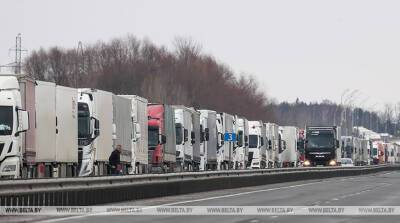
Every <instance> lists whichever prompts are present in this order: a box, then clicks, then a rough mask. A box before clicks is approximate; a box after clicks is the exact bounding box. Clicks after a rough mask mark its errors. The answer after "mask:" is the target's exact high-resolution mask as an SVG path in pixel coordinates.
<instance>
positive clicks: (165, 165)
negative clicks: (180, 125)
mask: <svg viewBox="0 0 400 223" xmlns="http://www.w3.org/2000/svg"><path fill="white" fill-rule="evenodd" d="M147 111H148V128H149V129H148V146H149V169H150V171H151V172H153V173H154V172H173V171H174V168H175V164H176V136H175V134H176V132H175V114H174V110H173V108H172V107H171V106H169V105H165V104H149V105H148V106H147Z"/></svg>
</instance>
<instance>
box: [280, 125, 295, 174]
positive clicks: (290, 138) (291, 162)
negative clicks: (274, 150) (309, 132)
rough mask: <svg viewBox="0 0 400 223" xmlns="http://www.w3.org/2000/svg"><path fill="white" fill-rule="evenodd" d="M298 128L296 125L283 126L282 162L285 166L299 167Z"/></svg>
mask: <svg viewBox="0 0 400 223" xmlns="http://www.w3.org/2000/svg"><path fill="white" fill-rule="evenodd" d="M297 141H298V128H297V127H294V126H283V127H282V142H283V143H282V152H281V162H282V166H283V167H297V164H298V151H297Z"/></svg>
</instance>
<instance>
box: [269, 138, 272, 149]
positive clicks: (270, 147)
mask: <svg viewBox="0 0 400 223" xmlns="http://www.w3.org/2000/svg"><path fill="white" fill-rule="evenodd" d="M268 148H269V149H270V150H271V149H272V141H271V140H270V139H269V140H268Z"/></svg>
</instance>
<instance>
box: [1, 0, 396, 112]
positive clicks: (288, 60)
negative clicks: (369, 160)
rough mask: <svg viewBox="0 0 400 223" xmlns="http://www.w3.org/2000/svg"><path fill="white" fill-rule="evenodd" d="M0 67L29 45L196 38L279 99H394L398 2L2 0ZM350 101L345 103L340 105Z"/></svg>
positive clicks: (374, 105) (376, 103)
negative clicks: (17, 39) (19, 42)
mask: <svg viewBox="0 0 400 223" xmlns="http://www.w3.org/2000/svg"><path fill="white" fill-rule="evenodd" d="M0 5H1V7H0V65H3V64H7V63H9V62H12V61H13V60H14V58H13V52H10V51H9V49H10V48H13V45H14V43H15V36H16V35H17V34H18V33H21V34H22V38H23V40H22V41H23V48H25V49H27V50H28V52H27V53H26V54H25V55H27V54H29V52H30V51H33V50H35V49H39V48H40V47H44V48H47V47H51V46H55V45H57V46H61V47H64V48H68V47H77V45H78V42H79V41H82V42H83V43H84V44H90V43H95V42H96V41H98V40H102V41H108V40H110V39H112V38H115V37H125V36H126V35H127V34H133V35H135V36H137V37H139V38H147V39H149V40H151V41H152V42H154V43H155V44H157V45H165V46H167V47H169V48H172V42H173V40H174V39H175V38H176V37H188V38H192V39H193V40H195V41H196V42H198V43H200V44H201V45H202V48H203V51H204V52H205V53H208V54H212V55H213V56H214V57H215V58H217V59H218V60H219V61H220V62H222V63H224V64H227V65H229V66H230V67H231V68H232V70H233V71H235V72H236V73H238V74H241V73H243V74H246V75H253V76H254V77H256V78H257V80H259V82H260V87H261V90H262V91H265V92H266V93H267V95H268V96H269V97H272V98H274V99H276V100H277V101H289V102H293V101H295V100H296V98H299V99H300V100H304V101H307V102H314V101H322V100H323V99H329V100H331V101H335V102H337V103H340V102H341V101H342V100H341V99H342V98H344V99H347V98H348V97H350V96H349V95H350V93H347V94H345V95H344V96H343V97H342V95H343V93H344V92H346V89H349V90H347V92H352V91H354V90H358V92H357V93H355V94H354V96H353V97H352V98H353V99H354V104H355V105H357V106H362V107H364V108H367V109H372V110H379V109H382V107H383V105H384V104H385V103H393V104H394V103H397V102H398V101H400V98H399V97H398V95H397V92H398V91H399V90H398V89H399V83H400V75H399V74H400V13H399V11H400V1H386V0H379V1H378V0H376V1H370V0H358V1H356V0H332V1H326V0H315V1H311V0H302V1H298V0H292V1H290V0H276V1H268V0H259V1H256V0H242V1H238V0H237V1H236V0H198V1H192V0H168V1H167V0H159V1H155V0H143V1H136V0H126V1H122V0H113V1H106V0H85V1H82V0H48V1H44V0H35V1H32V0H1V4H0ZM344 101H346V100H344Z"/></svg>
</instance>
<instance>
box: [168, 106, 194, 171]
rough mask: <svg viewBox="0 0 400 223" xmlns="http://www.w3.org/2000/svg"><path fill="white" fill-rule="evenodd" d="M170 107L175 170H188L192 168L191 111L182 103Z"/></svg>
mask: <svg viewBox="0 0 400 223" xmlns="http://www.w3.org/2000/svg"><path fill="white" fill-rule="evenodd" d="M172 107H173V109H174V112H175V131H176V168H177V171H190V170H192V168H193V144H194V139H192V137H194V135H193V134H194V132H193V123H192V111H191V109H189V108H187V107H185V106H182V105H175V106H172ZM192 132H193V134H192Z"/></svg>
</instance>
